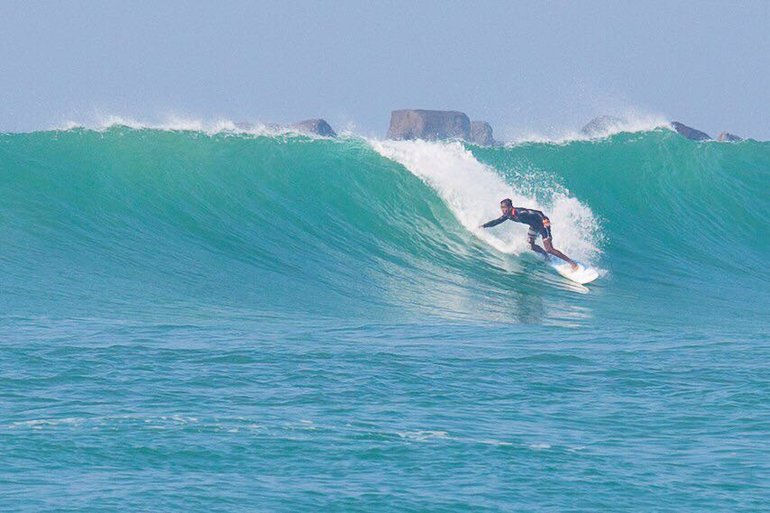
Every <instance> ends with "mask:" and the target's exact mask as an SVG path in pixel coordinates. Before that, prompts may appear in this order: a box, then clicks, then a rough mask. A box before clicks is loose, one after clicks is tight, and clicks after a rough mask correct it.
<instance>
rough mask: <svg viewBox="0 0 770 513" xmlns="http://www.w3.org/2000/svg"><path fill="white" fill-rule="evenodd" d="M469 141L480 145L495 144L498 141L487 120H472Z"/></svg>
mask: <svg viewBox="0 0 770 513" xmlns="http://www.w3.org/2000/svg"><path fill="white" fill-rule="evenodd" d="M468 141H469V142H472V143H473V144H478V145H480V146H494V145H495V144H496V143H495V138H494V137H493V136H492V126H491V125H490V124H489V123H487V122H486V121H472V122H471V133H470V137H469V138H468Z"/></svg>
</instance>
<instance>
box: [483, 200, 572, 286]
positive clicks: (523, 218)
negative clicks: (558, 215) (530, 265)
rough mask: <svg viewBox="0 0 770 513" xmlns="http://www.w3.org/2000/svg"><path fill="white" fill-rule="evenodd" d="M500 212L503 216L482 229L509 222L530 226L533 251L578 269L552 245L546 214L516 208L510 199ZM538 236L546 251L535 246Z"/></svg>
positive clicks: (485, 224)
mask: <svg viewBox="0 0 770 513" xmlns="http://www.w3.org/2000/svg"><path fill="white" fill-rule="evenodd" d="M500 210H501V211H502V212H503V215H501V216H500V217H498V218H497V219H493V220H492V221H489V222H488V223H484V224H482V225H481V227H482V228H491V227H493V226H497V225H498V224H500V223H502V222H504V221H508V220H510V221H515V222H517V223H524V224H526V225H529V230H528V231H527V239H528V241H529V246H530V247H531V248H532V251H534V252H536V253H540V254H541V255H543V256H545V257H546V258H548V254H549V253H550V254H551V255H554V256H556V257H559V258H561V259H562V260H564V261H565V262H568V263H569V264H570V265H571V266H572V270H573V271H575V270H577V269H578V265H577V264H576V263H575V262H574V261H573V260H572V259H571V258H569V257H568V256H567V255H565V254H564V253H562V252H561V251H559V250H558V249H556V248H554V247H553V244H552V243H551V239H552V237H551V220H550V219H548V217H546V215H545V214H543V213H542V212H541V211H539V210H533V209H530V208H520V207H514V206H513V202H512V201H511V200H510V199H508V198H505V199H504V200H503V201H501V202H500ZM538 235H539V236H540V237H541V238H542V239H543V246H545V249H543V248H541V247H540V246H538V245H537V244H535V239H537V236H538Z"/></svg>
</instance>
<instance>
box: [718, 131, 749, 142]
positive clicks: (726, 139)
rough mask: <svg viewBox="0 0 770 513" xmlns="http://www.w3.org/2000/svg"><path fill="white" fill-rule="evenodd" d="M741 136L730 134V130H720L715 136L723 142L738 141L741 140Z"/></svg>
mask: <svg viewBox="0 0 770 513" xmlns="http://www.w3.org/2000/svg"><path fill="white" fill-rule="evenodd" d="M742 140H743V137H738V136H737V135H735V134H731V133H730V132H722V133H721V134H719V137H717V141H724V142H738V141H742Z"/></svg>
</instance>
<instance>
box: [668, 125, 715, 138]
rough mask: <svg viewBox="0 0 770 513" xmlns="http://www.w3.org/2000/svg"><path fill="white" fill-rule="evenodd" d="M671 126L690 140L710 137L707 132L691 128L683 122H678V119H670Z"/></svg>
mask: <svg viewBox="0 0 770 513" xmlns="http://www.w3.org/2000/svg"><path fill="white" fill-rule="evenodd" d="M671 128H673V129H674V130H676V131H677V132H679V134H681V135H683V136H684V137H686V138H688V139H690V140H692V141H708V140H710V139H711V136H710V135H709V134H707V133H705V132H701V131H700V130H696V129H694V128H691V127H689V126H687V125H685V124H683V123H680V122H679V121H672V122H671Z"/></svg>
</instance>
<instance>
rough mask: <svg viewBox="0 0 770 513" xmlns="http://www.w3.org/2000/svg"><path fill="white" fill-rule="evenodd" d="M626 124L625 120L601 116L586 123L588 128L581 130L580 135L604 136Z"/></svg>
mask: <svg viewBox="0 0 770 513" xmlns="http://www.w3.org/2000/svg"><path fill="white" fill-rule="evenodd" d="M624 123H625V121H624V120H623V119H621V118H618V117H615V116H599V117H596V118H594V119H592V120H591V121H589V122H588V123H586V126H584V127H583V128H581V129H580V133H581V134H583V135H587V136H588V137H595V136H603V135H607V134H608V133H610V132H611V131H613V130H617V128H618V127H621V126H623V124H624Z"/></svg>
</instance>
